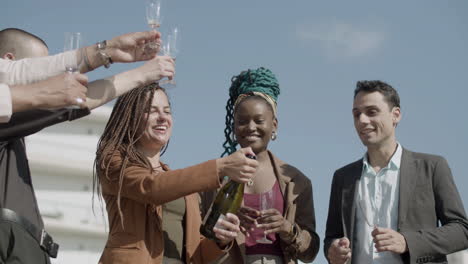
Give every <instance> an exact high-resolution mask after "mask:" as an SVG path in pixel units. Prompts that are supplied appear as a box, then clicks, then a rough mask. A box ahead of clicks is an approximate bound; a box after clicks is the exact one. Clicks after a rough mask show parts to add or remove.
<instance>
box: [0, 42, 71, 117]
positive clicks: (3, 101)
mask: <svg viewBox="0 0 468 264" xmlns="http://www.w3.org/2000/svg"><path fill="white" fill-rule="evenodd" d="M69 63H74V64H76V51H69V52H65V53H60V54H57V55H54V56H47V57H38V58H27V59H21V60H17V61H11V60H5V59H0V123H6V122H8V121H10V117H11V115H12V112H13V105H12V101H11V100H12V98H11V91H10V87H9V85H19V84H28V83H32V82H37V81H41V80H44V79H47V78H49V77H52V76H55V75H58V74H60V73H62V72H65V65H66V64H67V65H68V64H69Z"/></svg>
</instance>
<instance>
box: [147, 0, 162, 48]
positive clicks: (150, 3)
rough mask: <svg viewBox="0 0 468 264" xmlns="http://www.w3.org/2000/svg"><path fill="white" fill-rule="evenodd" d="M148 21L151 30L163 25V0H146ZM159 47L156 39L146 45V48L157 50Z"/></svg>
mask: <svg viewBox="0 0 468 264" xmlns="http://www.w3.org/2000/svg"><path fill="white" fill-rule="evenodd" d="M146 22H147V23H148V26H149V27H150V28H151V30H154V31H156V30H157V29H158V28H159V27H160V26H161V0H146ZM158 48H159V44H158V43H157V42H156V41H151V42H149V43H147V44H146V45H145V50H146V51H147V52H148V53H150V52H155V51H156V50H157V49H158Z"/></svg>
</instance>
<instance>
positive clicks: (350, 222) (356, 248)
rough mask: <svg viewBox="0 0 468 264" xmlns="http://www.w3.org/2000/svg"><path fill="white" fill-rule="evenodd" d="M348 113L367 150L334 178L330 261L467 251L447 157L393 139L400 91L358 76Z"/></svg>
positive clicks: (436, 256)
mask: <svg viewBox="0 0 468 264" xmlns="http://www.w3.org/2000/svg"><path fill="white" fill-rule="evenodd" d="M352 112H353V117H354V126H355V128H356V132H357V133H358V135H359V138H360V139H361V141H362V143H363V144H364V145H365V146H366V147H367V152H366V153H365V155H364V157H363V158H362V159H360V160H358V161H356V162H353V163H351V164H348V165H346V166H344V167H343V168H340V169H338V170H337V171H336V172H335V174H334V176H333V182H332V188H331V194H330V204H329V209H328V219H327V226H326V234H325V241H324V251H325V256H326V258H327V260H328V262H329V263H331V264H341V263H347V264H351V263H352V264H361V263H366V264H367V263H385V264H387V263H405V264H406V263H408V264H409V263H411V264H413V263H447V258H446V255H447V254H450V253H453V252H456V251H459V250H463V249H466V248H468V221H467V219H466V215H465V210H464V208H463V204H462V201H461V199H460V195H459V193H458V190H457V187H456V186H455V183H454V181H453V177H452V174H451V172H450V168H449V166H448V164H447V161H446V160H445V159H444V158H443V157H440V156H435V155H430V154H423V153H416V152H412V151H409V150H407V149H405V148H403V147H402V146H401V144H399V143H398V141H397V140H396V137H395V129H396V127H397V125H398V123H399V121H400V120H401V110H400V99H399V96H398V93H397V91H396V90H395V89H394V88H393V87H391V86H390V85H388V84H386V83H384V82H381V81H360V82H358V83H357V87H356V90H355V91H354V103H353V110H352Z"/></svg>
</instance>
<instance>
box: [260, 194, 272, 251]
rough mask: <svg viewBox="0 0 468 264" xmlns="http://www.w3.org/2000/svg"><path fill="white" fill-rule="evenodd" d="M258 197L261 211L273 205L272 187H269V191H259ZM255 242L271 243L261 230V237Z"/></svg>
mask: <svg viewBox="0 0 468 264" xmlns="http://www.w3.org/2000/svg"><path fill="white" fill-rule="evenodd" d="M259 199H260V201H259V202H260V210H261V211H264V210H268V209H270V208H272V207H274V202H275V197H274V192H273V189H270V190H269V191H266V192H264V193H261V194H260V195H259ZM256 242H257V243H260V244H272V243H273V241H271V240H269V239H268V238H267V235H266V234H265V232H263V237H262V238H260V239H257V240H256Z"/></svg>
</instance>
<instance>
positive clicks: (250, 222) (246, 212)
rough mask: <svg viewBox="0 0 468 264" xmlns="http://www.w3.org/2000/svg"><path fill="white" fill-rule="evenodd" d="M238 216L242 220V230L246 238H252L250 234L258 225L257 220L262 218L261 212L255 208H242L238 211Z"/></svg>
mask: <svg viewBox="0 0 468 264" xmlns="http://www.w3.org/2000/svg"><path fill="white" fill-rule="evenodd" d="M237 216H238V217H239V220H240V229H241V232H242V233H244V235H245V236H250V232H249V231H252V230H253V228H254V227H255V225H256V223H257V222H256V220H257V218H258V217H260V216H261V213H260V211H258V210H255V209H253V208H250V207H247V206H242V207H241V208H239V210H238V211H237Z"/></svg>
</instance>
